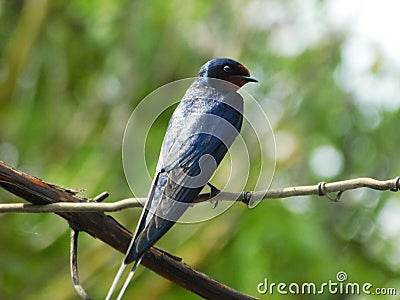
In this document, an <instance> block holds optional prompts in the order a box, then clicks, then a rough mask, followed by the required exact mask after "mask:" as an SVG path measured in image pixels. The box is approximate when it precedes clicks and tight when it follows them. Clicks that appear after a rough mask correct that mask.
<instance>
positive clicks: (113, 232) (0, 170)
mask: <svg viewBox="0 0 400 300" xmlns="http://www.w3.org/2000/svg"><path fill="white" fill-rule="evenodd" d="M0 186H1V187H3V188H4V189H6V190H8V191H9V192H11V193H13V194H15V195H17V196H19V197H21V198H23V199H25V200H27V201H29V202H31V203H33V204H35V205H42V206H43V205H46V204H51V203H55V202H70V203H72V202H77V203H80V204H82V203H85V202H87V201H88V199H85V198H81V197H78V196H77V195H76V194H77V193H76V191H73V190H69V189H65V188H61V187H59V186H56V185H52V184H49V183H46V182H44V181H42V180H40V179H38V178H35V177H32V176H30V175H28V174H25V173H23V172H21V171H19V170H16V169H14V168H12V167H11V166H9V165H7V164H6V163H4V162H1V161H0ZM100 198H101V197H100ZM91 204H92V203H91ZM56 214H57V215H59V216H61V217H62V218H64V219H66V220H67V222H68V223H69V226H70V227H71V228H72V229H73V230H76V231H85V232H87V233H89V234H90V235H92V236H93V237H95V238H98V239H100V240H101V241H103V242H104V243H106V244H108V245H110V246H111V247H113V248H115V249H116V250H118V251H120V252H122V253H125V252H126V250H127V248H128V246H129V243H130V240H131V238H132V233H131V232H129V231H128V230H127V229H126V228H125V227H123V226H122V225H121V224H119V223H118V222H117V221H116V220H115V219H113V218H112V217H111V216H107V215H105V214H104V213H102V212H56ZM142 265H144V266H146V267H147V268H149V269H150V270H152V271H154V272H156V273H157V274H159V275H161V276H163V277H165V278H166V279H168V280H170V281H172V282H175V283H176V284H178V285H180V286H181V287H183V288H185V289H187V290H190V291H192V292H194V293H196V294H198V295H200V296H202V297H204V298H207V299H256V298H253V297H251V296H249V295H246V294H243V293H240V292H238V291H236V290H234V289H232V288H230V287H228V286H225V285H223V284H221V283H219V282H218V281H216V280H214V279H212V278H210V277H208V276H207V275H205V274H203V273H200V272H198V271H196V270H194V269H192V268H190V267H189V266H188V265H186V264H185V263H183V262H182V261H181V259H179V258H177V257H175V256H173V255H170V254H168V253H167V252H164V251H162V250H160V249H158V248H155V247H152V248H151V249H150V250H149V251H147V252H146V253H145V255H144V257H143V259H142Z"/></svg>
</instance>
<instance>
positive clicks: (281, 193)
mask: <svg viewBox="0 0 400 300" xmlns="http://www.w3.org/2000/svg"><path fill="white" fill-rule="evenodd" d="M399 178H400V177H396V178H394V179H389V180H383V181H381V180H376V179H373V178H355V179H349V180H343V181H337V182H331V183H323V192H324V193H322V194H321V184H316V185H310V186H294V187H286V188H283V189H270V190H268V191H256V192H253V191H250V192H241V193H234V192H219V193H218V194H217V196H216V197H217V199H218V201H241V202H245V203H248V201H249V200H250V199H251V198H252V197H256V198H257V199H261V200H269V199H281V198H289V197H295V196H310V195H317V196H325V195H327V194H328V193H335V192H337V193H343V192H344V191H348V190H354V189H359V188H369V189H373V190H380V191H387V190H390V191H398V190H399V185H400V184H399ZM331 198H332V197H330V199H331ZM332 199H334V198H332ZM332 199H331V200H332ZM208 200H210V197H209V194H201V195H199V196H198V197H197V199H196V202H203V201H208ZM144 201H145V199H144V198H127V199H123V200H119V201H116V202H113V203H98V202H79V203H77V202H72V203H71V202H59V203H53V204H46V205H36V204H26V203H9V204H0V213H48V212H113V211H120V210H123V209H126V208H132V207H142V205H141V203H144Z"/></svg>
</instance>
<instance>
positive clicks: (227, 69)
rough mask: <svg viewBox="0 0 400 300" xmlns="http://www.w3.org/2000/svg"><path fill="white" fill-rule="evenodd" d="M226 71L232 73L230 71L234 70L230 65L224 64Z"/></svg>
mask: <svg viewBox="0 0 400 300" xmlns="http://www.w3.org/2000/svg"><path fill="white" fill-rule="evenodd" d="M224 71H225V72H226V73H230V72H232V68H231V67H230V66H228V65H227V66H224Z"/></svg>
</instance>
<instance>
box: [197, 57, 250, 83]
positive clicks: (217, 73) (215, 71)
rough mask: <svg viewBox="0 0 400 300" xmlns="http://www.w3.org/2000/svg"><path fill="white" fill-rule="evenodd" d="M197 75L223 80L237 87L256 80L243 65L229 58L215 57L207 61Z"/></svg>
mask: <svg viewBox="0 0 400 300" xmlns="http://www.w3.org/2000/svg"><path fill="white" fill-rule="evenodd" d="M199 77H201V78H202V77H208V78H217V79H221V80H225V81H228V82H230V83H232V84H234V85H236V86H238V87H239V88H240V87H242V86H243V85H245V84H246V83H248V82H258V80H257V79H255V78H254V77H252V76H250V72H249V70H248V69H247V68H246V67H245V66H243V65H242V64H241V63H239V62H237V61H235V60H233V59H230V58H215V59H212V60H210V61H208V62H207V63H205V64H204V65H203V66H202V67H201V69H200V73H199Z"/></svg>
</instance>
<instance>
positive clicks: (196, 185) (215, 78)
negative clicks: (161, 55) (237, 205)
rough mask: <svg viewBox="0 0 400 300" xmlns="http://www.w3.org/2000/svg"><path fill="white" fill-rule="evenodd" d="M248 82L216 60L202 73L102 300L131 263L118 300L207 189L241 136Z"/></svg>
mask: <svg viewBox="0 0 400 300" xmlns="http://www.w3.org/2000/svg"><path fill="white" fill-rule="evenodd" d="M248 82H258V81H257V79H255V78H254V77H252V76H251V75H250V72H249V70H248V69H247V68H246V67H245V66H243V65H242V64H240V63H239V62H237V61H235V60H233V59H229V58H216V59H212V60H210V61H208V62H207V63H205V64H204V65H203V66H202V67H201V69H200V72H199V74H198V77H197V78H196V79H195V80H194V82H193V83H192V84H191V86H190V87H189V88H188V90H187V91H186V93H185V95H184V96H183V98H182V100H181V102H180V103H179V105H178V106H177V108H176V109H175V111H174V113H173V114H172V116H171V119H170V121H169V124H168V128H167V131H166V133H165V137H164V140H163V143H162V146H161V151H160V155H159V160H158V164H157V167H156V172H155V176H154V179H153V182H152V185H151V188H150V191H149V194H148V196H147V200H146V203H145V205H144V208H143V210H142V214H141V216H140V219H139V222H138V225H137V227H136V230H135V232H134V234H133V238H132V240H131V243H130V245H129V247H128V250H127V252H126V256H125V258H124V260H123V262H122V265H121V267H120V268H119V270H118V273H117V275H116V276H115V278H114V281H113V283H112V285H111V287H110V290H109V292H108V294H107V296H106V300H109V299H111V296H112V295H113V293H114V290H115V288H116V286H117V284H118V282H119V280H120V279H121V277H122V274H123V272H124V270H125V269H126V267H127V266H128V265H129V264H131V263H133V262H134V265H133V267H132V269H131V271H130V273H129V275H128V277H127V278H126V280H125V282H124V285H123V287H122V288H121V290H120V293H119V295H118V298H117V299H121V298H122V296H123V294H124V293H125V290H126V288H127V286H128V284H129V282H130V281H131V279H132V277H133V275H134V273H135V271H136V269H137V266H138V265H139V264H140V262H141V259H142V257H143V254H144V253H145V252H146V251H147V250H148V249H149V248H150V247H151V246H152V245H154V244H155V243H156V242H157V241H158V240H159V239H160V238H161V237H162V236H163V235H164V234H165V233H166V232H167V231H168V230H169V229H170V228H171V227H172V226H173V225H174V224H175V223H176V222H177V220H178V219H179V218H180V217H181V216H182V214H183V213H184V212H185V211H186V209H187V208H188V207H189V206H190V204H192V202H193V201H194V199H195V198H196V197H197V196H198V195H199V193H200V192H201V190H202V189H203V187H204V186H205V185H206V184H208V181H209V180H210V178H211V177H212V175H213V174H214V172H215V170H216V169H217V167H218V165H219V163H220V162H221V160H222V159H223V158H224V156H225V154H226V153H227V151H228V149H229V147H230V146H231V145H232V143H233V141H234V140H235V139H236V137H237V136H238V135H239V133H240V130H241V127H242V122H243V98H242V96H241V95H240V94H239V93H237V91H238V89H240V88H241V87H242V86H243V85H245V84H246V83H248Z"/></svg>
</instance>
